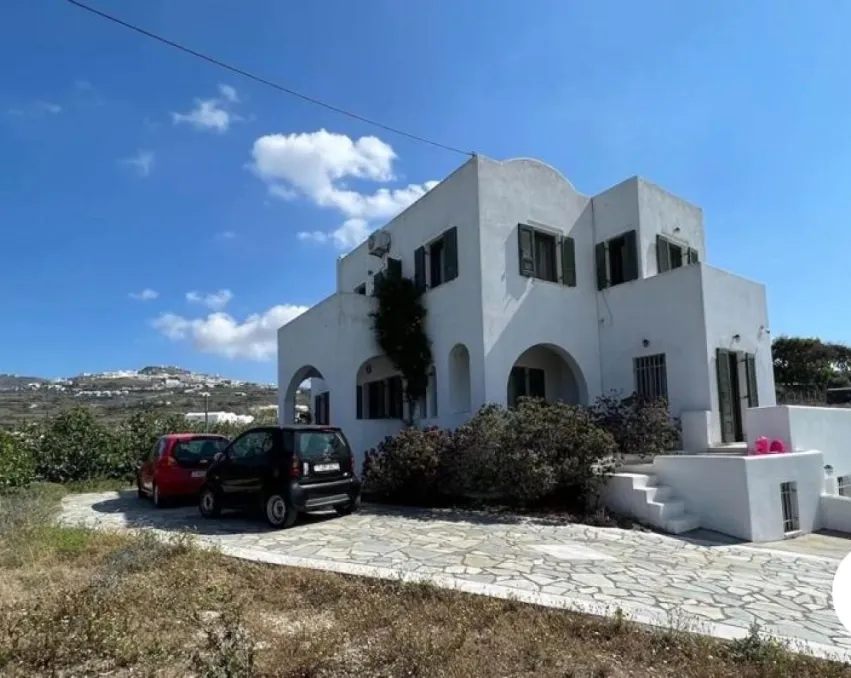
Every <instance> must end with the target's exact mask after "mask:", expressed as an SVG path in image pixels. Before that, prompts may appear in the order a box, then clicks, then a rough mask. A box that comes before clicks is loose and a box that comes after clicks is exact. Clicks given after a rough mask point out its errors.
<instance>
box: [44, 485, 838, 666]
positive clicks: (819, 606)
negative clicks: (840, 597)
mask: <svg viewBox="0 0 851 678" xmlns="http://www.w3.org/2000/svg"><path fill="white" fill-rule="evenodd" d="M59 520H60V521H61V522H63V523H65V524H76V525H86V526H90V527H97V528H104V529H134V528H142V529H153V530H155V531H156V532H158V533H160V534H168V533H177V532H184V531H188V532H192V533H194V534H196V535H197V538H198V539H199V540H200V541H201V542H202V543H206V544H212V545H216V546H217V547H218V548H220V549H221V550H222V551H223V552H224V553H226V554H228V555H231V556H235V557H238V558H245V559H250V560H257V561H262V562H268V563H276V564H281V565H289V566H296V567H309V568H315V569H322V570H329V571H335V572H343V573H349V574H355V575H364V576H376V577H384V578H392V579H404V580H427V581H431V582H433V583H434V584H436V585H438V586H443V587H446V588H455V589H459V590H463V591H468V592H471V593H478V594H484V595H492V596H497V597H503V598H508V597H510V598H514V599H517V600H520V601H524V602H531V603H538V604H542V605H547V606H551V607H563V608H572V609H576V610H578V611H583V612H589V613H592V614H613V613H614V611H615V610H616V609H617V608H620V609H621V611H622V612H623V613H624V614H626V615H627V616H628V617H629V618H631V619H633V620H635V621H638V622H641V623H647V624H653V625H657V626H666V627H669V626H672V625H673V626H675V627H678V628H685V629H688V630H693V631H697V632H701V633H706V634H709V635H714V636H718V637H722V638H736V637H742V636H744V635H746V633H747V629H748V627H749V626H750V625H751V623H752V622H758V623H759V625H760V626H761V628H762V629H763V630H764V631H765V632H766V633H769V634H771V635H773V636H775V637H777V638H781V639H784V640H788V641H790V642H791V644H792V649H795V650H797V651H801V652H806V653H808V654H814V655H817V656H829V657H834V658H838V659H842V660H844V661H850V662H851V636H849V635H848V634H847V633H846V631H845V630H844V629H843V627H842V625H841V624H840V622H839V620H838V619H837V617H836V614H835V613H834V612H833V608H832V606H831V601H830V594H831V587H832V583H833V575H834V573H835V572H836V569H837V566H838V564H839V557H838V555H837V557H822V556H817V555H811V554H801V553H794V552H791V551H790V552H786V551H782V550H774V549H769V548H765V547H754V546H742V545H705V544H701V543H693V542H689V541H686V540H683V539H677V538H674V537H668V536H663V535H657V534H651V533H645V532H637V531H626V530H617V529H604V528H593V527H586V526H582V525H558V526H554V525H545V524H541V523H536V522H534V521H529V520H523V519H517V520H514V521H510V520H509V521H507V522H506V520H505V519H496V518H489V517H487V516H484V515H480V514H475V513H469V514H458V513H453V512H451V511H394V510H389V509H381V508H376V507H365V508H364V509H363V510H362V511H361V512H360V513H358V514H355V515H352V516H347V517H345V518H337V517H333V518H327V517H315V516H308V517H305V518H304V519H303V520H301V521H300V522H299V523H298V524H297V525H296V526H295V527H294V528H292V529H290V530H285V531H278V532H276V531H271V530H269V529H267V528H266V527H265V526H264V524H263V523H262V522H260V521H249V520H245V519H243V518H240V517H238V516H233V517H232V516H230V515H228V514H225V516H224V517H223V518H221V519H219V520H213V521H207V520H204V519H203V518H201V517H200V515H199V514H198V511H197V509H196V508H195V507H194V506H189V507H182V508H175V509H167V510H155V509H154V508H153V507H152V506H151V505H150V504H149V503H148V502H145V501H142V500H139V499H137V498H136V497H135V495H129V494H120V495H119V494H117V493H113V492H109V493H98V494H80V495H72V496H69V497H66V498H65V499H64V501H63V505H62V512H61V515H60V518H59Z"/></svg>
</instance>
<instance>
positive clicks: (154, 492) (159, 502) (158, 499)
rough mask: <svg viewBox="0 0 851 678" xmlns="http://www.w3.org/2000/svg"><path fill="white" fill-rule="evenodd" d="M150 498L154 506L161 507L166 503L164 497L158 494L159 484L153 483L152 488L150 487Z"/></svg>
mask: <svg viewBox="0 0 851 678" xmlns="http://www.w3.org/2000/svg"><path fill="white" fill-rule="evenodd" d="M151 499H153V500H154V506H155V507H156V508H163V507H164V506H165V504H166V501H165V499H164V498H163V496H162V495H161V494H160V486H159V485H157V484H156V483H154V485H153V488H152V489H151Z"/></svg>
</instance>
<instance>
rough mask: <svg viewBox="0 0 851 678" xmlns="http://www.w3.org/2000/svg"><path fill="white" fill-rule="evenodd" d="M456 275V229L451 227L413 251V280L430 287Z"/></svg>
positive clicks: (423, 286)
mask: <svg viewBox="0 0 851 678" xmlns="http://www.w3.org/2000/svg"><path fill="white" fill-rule="evenodd" d="M457 277H458V229H457V228H456V227H455V226H453V227H452V228H450V229H448V230H446V231H444V232H443V234H442V235H441V236H440V237H439V238H437V239H436V240H433V241H432V242H430V243H429V244H428V245H425V246H423V247H418V248H417V249H416V250H415V251H414V282H415V283H416V285H417V287H418V288H419V289H421V290H425V289H431V288H432V287H437V286H438V285H442V284H443V283H446V282H449V281H450V280H455V278H457Z"/></svg>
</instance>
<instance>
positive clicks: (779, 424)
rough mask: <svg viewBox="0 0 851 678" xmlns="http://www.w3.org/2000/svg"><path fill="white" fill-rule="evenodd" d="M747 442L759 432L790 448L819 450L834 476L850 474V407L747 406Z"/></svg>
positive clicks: (750, 441) (755, 437) (757, 435)
mask: <svg viewBox="0 0 851 678" xmlns="http://www.w3.org/2000/svg"><path fill="white" fill-rule="evenodd" d="M746 431H747V439H748V443H750V444H753V441H754V440H756V439H757V438H758V437H759V436H763V435H764V436H766V437H768V438H769V439H772V440H773V439H775V438H777V439H779V440H782V441H783V442H784V443H786V445H788V446H789V448H790V449H791V450H819V451H820V452H822V454H824V463H825V464H829V465H831V466H833V469H834V476H837V477H838V476H844V475H849V474H851V409H847V408H842V407H797V406H792V405H777V406H775V407H757V408H754V409H749V410H748V411H747V416H746Z"/></svg>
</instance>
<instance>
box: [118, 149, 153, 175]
mask: <svg viewBox="0 0 851 678" xmlns="http://www.w3.org/2000/svg"><path fill="white" fill-rule="evenodd" d="M122 162H123V163H124V164H125V165H130V166H131V167H133V168H135V170H136V171H137V172H138V173H139V176H140V177H147V176H149V175H150V174H151V170H153V168H154V153H153V151H139V152H138V153H136V155H134V156H132V157H130V158H124V160H123V161H122Z"/></svg>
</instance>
